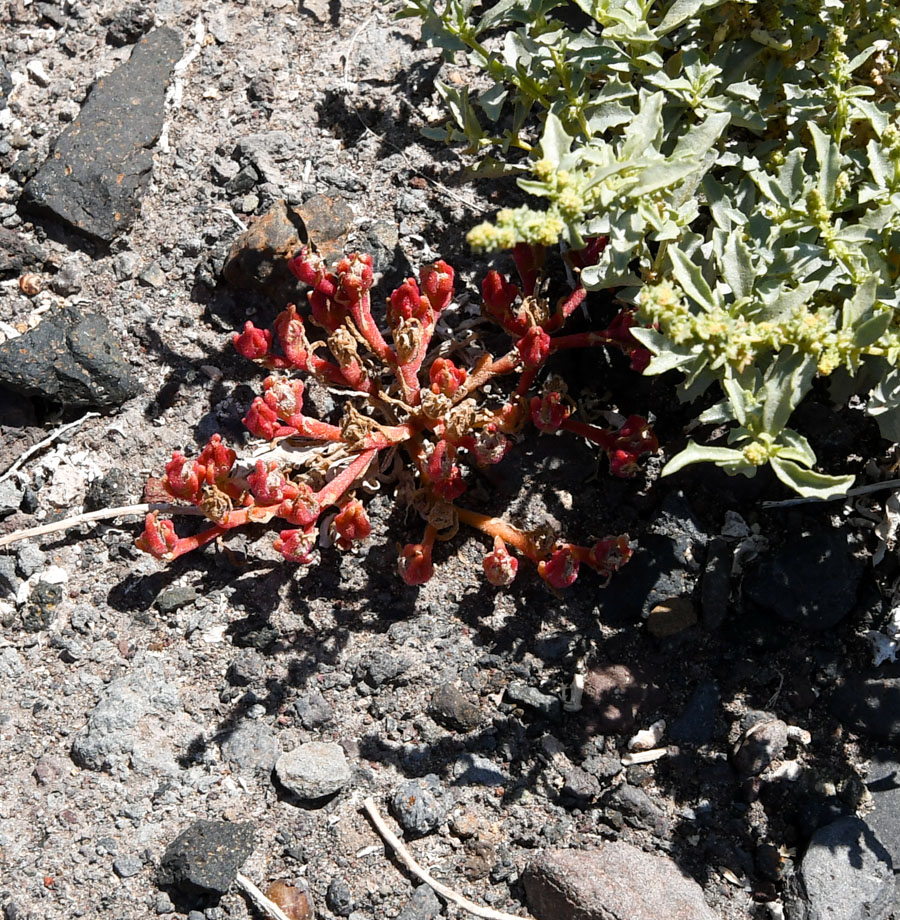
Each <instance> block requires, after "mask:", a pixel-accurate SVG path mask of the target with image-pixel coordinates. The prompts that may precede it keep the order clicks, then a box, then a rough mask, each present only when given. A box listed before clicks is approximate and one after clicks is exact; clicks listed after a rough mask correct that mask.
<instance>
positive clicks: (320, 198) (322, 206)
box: [296, 195, 354, 264]
mask: <svg viewBox="0 0 900 920" xmlns="http://www.w3.org/2000/svg"><path fill="white" fill-rule="evenodd" d="M296 211H297V213H298V214H300V216H301V217H302V218H303V220H304V222H305V223H306V227H307V229H308V231H309V238H310V240H311V241H312V244H313V247H314V248H315V250H316V252H317V253H318V254H319V255H320V256H321V257H322V258H323V259H324V260H325V261H326V262H328V263H329V264H330V263H331V262H333V261H334V260H335V259H339V258H340V257H341V256H342V255H343V253H344V245H345V244H346V242H347V234H348V232H349V231H350V227H351V226H353V217H354V214H353V211H352V210H351V209H350V205H348V204H347V202H346V201H344V199H343V198H341V197H340V196H337V195H313V197H312V198H310V199H309V200H307V201H305V202H304V203H303V204H302V205H301V206H300V207H299V208H297V209H296Z"/></svg>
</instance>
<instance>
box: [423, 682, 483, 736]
mask: <svg viewBox="0 0 900 920" xmlns="http://www.w3.org/2000/svg"><path fill="white" fill-rule="evenodd" d="M428 711H429V713H430V714H431V717H432V718H433V719H434V720H435V722H439V723H440V724H441V725H443V726H445V727H446V728H451V729H455V730H456V731H462V732H468V731H471V730H472V729H473V728H477V727H478V724H479V723H480V721H481V713H480V712H479V711H478V707H477V706H476V705H475V704H474V703H473V702H472V701H471V700H469V698H468V697H467V696H466V695H465V694H464V693H463V692H462V690H460V689H459V688H458V687H457V686H455V685H454V684H441V685H440V686H439V687H438V688H437V689H436V690H435V691H434V695H433V696H432V697H431V706H430V707H429V710H428Z"/></svg>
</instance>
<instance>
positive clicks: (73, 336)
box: [0, 306, 139, 409]
mask: <svg viewBox="0 0 900 920" xmlns="http://www.w3.org/2000/svg"><path fill="white" fill-rule="evenodd" d="M0 384H2V385H3V386H5V387H7V388H8V389H10V390H13V391H14V392H16V393H19V394H21V395H23V396H29V397H30V396H39V397H43V398H45V399H48V400H51V401H53V402H59V403H62V404H63V405H65V406H66V407H67V408H98V409H107V408H112V407H114V406H119V405H121V404H122V403H123V402H125V401H126V400H127V399H131V397H132V396H136V395H137V393H138V392H139V387H138V384H137V381H136V380H135V378H134V376H133V374H132V371H131V366H130V365H129V364H128V362H127V361H126V360H125V357H124V353H123V349H122V347H121V346H120V345H119V344H118V343H117V342H116V341H115V340H114V339H113V337H112V335H111V333H110V330H109V324H108V323H107V321H106V319H105V318H104V317H102V316H100V315H99V314H94V313H81V312H80V311H79V310H77V309H76V308H75V307H74V306H68V307H66V308H64V309H63V310H60V311H58V312H56V313H53V314H50V315H48V316H47V317H45V319H44V320H43V321H42V322H41V323H39V324H38V325H37V326H36V327H35V328H34V329H31V330H30V331H28V332H26V333H25V334H24V335H21V336H19V337H18V338H16V339H13V340H10V341H7V342H3V343H0Z"/></svg>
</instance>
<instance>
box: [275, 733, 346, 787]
mask: <svg viewBox="0 0 900 920" xmlns="http://www.w3.org/2000/svg"><path fill="white" fill-rule="evenodd" d="M275 773H276V775H277V776H278V780H279V782H280V783H281V784H282V785H283V786H284V787H285V789H287V790H289V791H290V792H292V793H294V795H296V796H298V797H299V798H301V799H321V798H324V797H325V796H327V795H334V793H336V792H340V790H341V789H343V788H344V787H345V786H347V785H348V784H349V783H350V781H351V779H352V773H351V771H350V765H349V764H348V763H347V758H346V757H345V756H344V750H343V748H342V747H341V746H340V745H339V744H335V743H334V742H323V741H310V742H307V743H306V744H301V745H299V746H298V747H296V748H295V749H294V750H293V751H288V752H287V753H285V754H282V755H281V756H280V757H279V758H278V760H277V762H276V763H275Z"/></svg>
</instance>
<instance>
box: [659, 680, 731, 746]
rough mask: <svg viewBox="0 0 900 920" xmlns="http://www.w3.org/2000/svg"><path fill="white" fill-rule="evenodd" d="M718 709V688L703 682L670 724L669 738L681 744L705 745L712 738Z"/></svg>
mask: <svg viewBox="0 0 900 920" xmlns="http://www.w3.org/2000/svg"><path fill="white" fill-rule="evenodd" d="M718 708H719V688H718V687H717V686H716V684H715V683H714V682H713V681H711V680H705V681H703V682H702V683H700V684H698V685H697V688H696V689H695V690H694V692H693V693H692V694H691V698H690V699H689V700H688V702H687V705H686V706H685V707H684V712H682V713H681V715H680V716H679V717H678V718H677V719H676V720H675V721H674V722H673V723H672V727H671V729H669V737H670V738H671V739H672V740H673V741H677V742H680V743H683V744H706V743H707V742H709V741H710V740H711V738H712V736H713V731H714V730H715V727H716V713H717V711H718Z"/></svg>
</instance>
